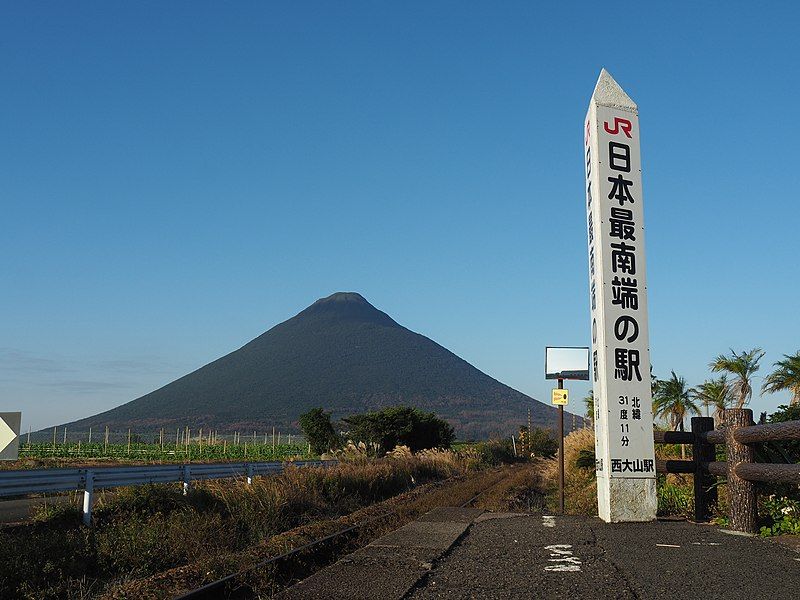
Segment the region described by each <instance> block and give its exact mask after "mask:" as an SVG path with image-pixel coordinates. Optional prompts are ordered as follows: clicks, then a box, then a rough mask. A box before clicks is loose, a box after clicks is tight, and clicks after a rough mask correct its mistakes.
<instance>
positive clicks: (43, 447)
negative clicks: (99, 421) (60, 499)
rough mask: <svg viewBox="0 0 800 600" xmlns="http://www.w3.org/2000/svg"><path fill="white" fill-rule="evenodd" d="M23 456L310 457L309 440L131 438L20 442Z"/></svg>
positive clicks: (146, 458)
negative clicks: (114, 441) (160, 440)
mask: <svg viewBox="0 0 800 600" xmlns="http://www.w3.org/2000/svg"><path fill="white" fill-rule="evenodd" d="M19 457H20V459H39V460H46V459H66V460H69V459H80V460H82V459H110V460H118V461H125V460H135V461H157V462H183V461H190V460H204V461H206V460H208V461H212V460H220V461H225V460H230V461H273V460H275V461H277V460H285V459H288V458H292V457H303V458H309V457H310V454H309V449H308V445H307V444H305V443H299V444H298V443H292V444H286V443H284V444H275V445H274V446H273V445H272V444H271V443H267V444H264V443H258V442H257V443H252V442H251V441H248V442H242V443H239V444H234V443H228V442H227V441H220V442H217V443H211V444H209V443H205V442H204V443H191V444H175V443H174V442H173V443H171V444H166V443H165V444H160V443H144V442H131V443H130V444H128V443H121V444H106V443H103V442H100V443H97V442H93V443H91V444H90V443H80V442H78V443H71V442H70V443H66V444H64V443H57V444H52V443H45V442H38V443H35V442H32V443H30V444H28V443H23V444H20V449H19Z"/></svg>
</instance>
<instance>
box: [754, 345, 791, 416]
mask: <svg viewBox="0 0 800 600" xmlns="http://www.w3.org/2000/svg"><path fill="white" fill-rule="evenodd" d="M772 366H773V367H775V370H774V371H772V373H770V374H769V375H767V376H766V377H765V378H764V385H763V386H762V387H761V390H762V391H763V392H768V393H770V394H774V393H775V392H779V391H781V390H789V391H790V392H791V394H792V399H791V401H790V403H789V404H790V406H800V351H798V352H797V353H795V354H784V355H783V360H779V361H778V362H776V363H774V364H773V365H772Z"/></svg>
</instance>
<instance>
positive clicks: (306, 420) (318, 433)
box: [300, 408, 339, 454]
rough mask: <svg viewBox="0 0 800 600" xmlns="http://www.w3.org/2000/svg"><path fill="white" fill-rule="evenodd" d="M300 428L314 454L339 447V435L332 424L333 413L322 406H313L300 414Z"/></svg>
mask: <svg viewBox="0 0 800 600" xmlns="http://www.w3.org/2000/svg"><path fill="white" fill-rule="evenodd" d="M300 428H301V429H302V430H303V435H304V436H305V437H306V440H307V441H308V443H309V444H311V450H312V451H313V452H314V454H323V453H325V452H328V451H329V450H333V449H335V448H338V447H339V436H337V435H336V432H335V431H334V429H333V424H331V415H330V413H326V412H325V411H323V410H322V408H312V409H311V410H310V411H308V412H307V413H303V414H302V415H300Z"/></svg>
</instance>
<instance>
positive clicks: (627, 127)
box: [603, 117, 633, 137]
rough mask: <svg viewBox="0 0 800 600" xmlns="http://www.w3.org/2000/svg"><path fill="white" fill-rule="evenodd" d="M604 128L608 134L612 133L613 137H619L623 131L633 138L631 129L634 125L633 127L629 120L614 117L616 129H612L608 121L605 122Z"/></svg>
mask: <svg viewBox="0 0 800 600" xmlns="http://www.w3.org/2000/svg"><path fill="white" fill-rule="evenodd" d="M603 128H604V129H605V130H606V132H608V133H610V134H611V135H617V134H618V133H619V130H620V129H621V130H622V132H623V133H624V134H625V135H626V136H628V137H633V136H632V135H631V129H632V128H633V125H631V122H630V121H628V119H620V118H619V117H614V129H611V128H610V127H609V126H608V121H605V122H604V123H603Z"/></svg>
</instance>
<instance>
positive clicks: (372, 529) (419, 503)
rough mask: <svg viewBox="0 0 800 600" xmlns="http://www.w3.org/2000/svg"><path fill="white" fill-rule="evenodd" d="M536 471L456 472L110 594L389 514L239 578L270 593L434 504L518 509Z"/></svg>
mask: <svg viewBox="0 0 800 600" xmlns="http://www.w3.org/2000/svg"><path fill="white" fill-rule="evenodd" d="M429 458H430V457H429ZM434 460H444V461H445V462H449V460H450V458H449V457H447V456H445V455H440V456H438V457H436V458H434ZM535 470H536V469H535V468H534V467H533V466H532V465H530V464H528V465H514V466H505V467H500V468H494V469H490V470H482V471H478V472H472V473H470V474H468V475H466V476H464V475H457V476H455V477H453V478H451V479H448V480H445V481H439V482H431V483H428V484H425V485H421V486H419V487H417V488H415V489H413V490H410V491H408V492H405V493H403V494H399V495H397V496H395V497H393V498H391V499H388V500H385V501H383V502H379V503H375V504H373V505H371V506H369V507H365V508H362V509H360V510H357V511H355V512H353V513H351V514H349V515H346V516H343V517H340V518H338V519H330V520H320V521H317V522H314V523H310V524H307V525H303V526H300V527H297V528H295V529H293V530H291V531H287V532H284V533H282V534H279V535H276V536H274V537H271V538H269V539H267V540H265V541H264V542H262V543H260V544H257V545H253V546H251V547H249V548H248V549H246V550H244V551H241V552H236V553H229V554H224V555H218V556H215V557H210V558H209V559H208V560H205V561H199V562H196V563H193V564H191V565H188V566H185V567H179V568H176V569H172V570H169V571H166V572H163V573H160V574H158V575H155V576H153V577H149V578H146V579H140V580H136V581H130V582H128V583H126V584H123V585H119V586H116V587H115V588H113V589H110V590H109V591H108V592H107V596H106V597H108V598H114V599H121V598H133V597H135V598H143V599H150V598H153V599H155V598H166V597H172V596H174V595H176V594H178V593H180V592H182V591H186V590H189V589H192V588H196V587H199V586H200V585H202V584H204V583H207V582H209V581H213V580H215V579H218V578H219V577H221V576H223V575H226V574H228V573H232V572H236V571H240V570H242V569H246V568H247V567H250V566H253V565H256V564H259V563H261V562H263V561H265V560H267V559H270V558H273V557H275V556H277V555H279V554H282V553H284V552H286V551H288V550H290V549H292V548H297V547H299V546H301V545H303V544H305V543H308V542H310V541H313V540H315V539H318V538H321V537H323V536H325V535H330V534H332V533H335V532H338V531H341V530H342V529H344V528H346V527H348V526H350V525H352V524H355V523H360V522H362V521H365V520H368V519H371V518H375V517H376V516H380V515H387V514H388V517H386V518H380V519H378V520H375V521H372V522H371V523H370V524H369V526H367V527H364V528H361V529H359V530H357V531H356V532H354V534H353V535H351V536H343V537H342V538H337V539H336V540H335V541H333V542H331V543H329V544H326V546H325V547H324V548H322V549H315V550H314V551H313V552H310V553H307V554H306V555H304V556H303V557H300V558H297V559H293V560H292V561H291V562H289V563H288V564H278V565H275V566H273V567H271V568H268V569H264V568H259V569H256V570H255V571H254V572H252V573H250V572H248V573H246V574H245V575H244V576H243V577H242V578H241V579H240V580H239V581H238V582H237V585H246V586H247V587H249V588H250V589H252V590H253V591H254V593H255V594H256V595H258V596H259V597H267V596H269V595H271V594H272V593H274V592H275V591H276V590H277V589H280V587H281V586H282V585H284V584H287V583H290V582H291V581H294V580H296V579H298V578H302V577H304V576H305V575H307V574H309V573H311V572H313V571H314V570H315V569H317V568H319V567H322V566H324V565H325V564H327V563H329V562H332V561H333V560H335V558H336V557H337V556H339V555H341V554H342V553H345V552H348V551H352V550H354V549H355V548H357V547H360V546H363V545H364V544H366V543H369V542H370V541H371V540H373V539H375V538H377V537H379V536H381V535H383V534H384V533H386V532H388V531H391V530H394V529H396V528H397V527H400V526H402V525H404V524H405V523H407V522H409V521H411V520H413V519H415V518H417V517H418V516H420V515H422V514H424V513H426V512H428V511H430V510H432V509H434V508H437V507H440V506H459V505H461V504H463V503H465V502H467V501H468V500H471V499H473V498H475V496H476V495H478V494H479V493H481V492H486V493H484V494H482V495H480V496H479V497H478V499H477V500H476V502H475V503H474V505H476V506H479V507H481V508H492V509H497V510H512V509H514V508H515V507H514V506H512V505H511V502H513V500H514V499H515V494H514V492H515V491H516V492H519V491H520V489H521V488H523V486H525V485H526V484H527V485H530V484H531V483H532V482H533V481H535V476H534V475H533V472H534V471H535ZM526 491H527V490H526Z"/></svg>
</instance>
